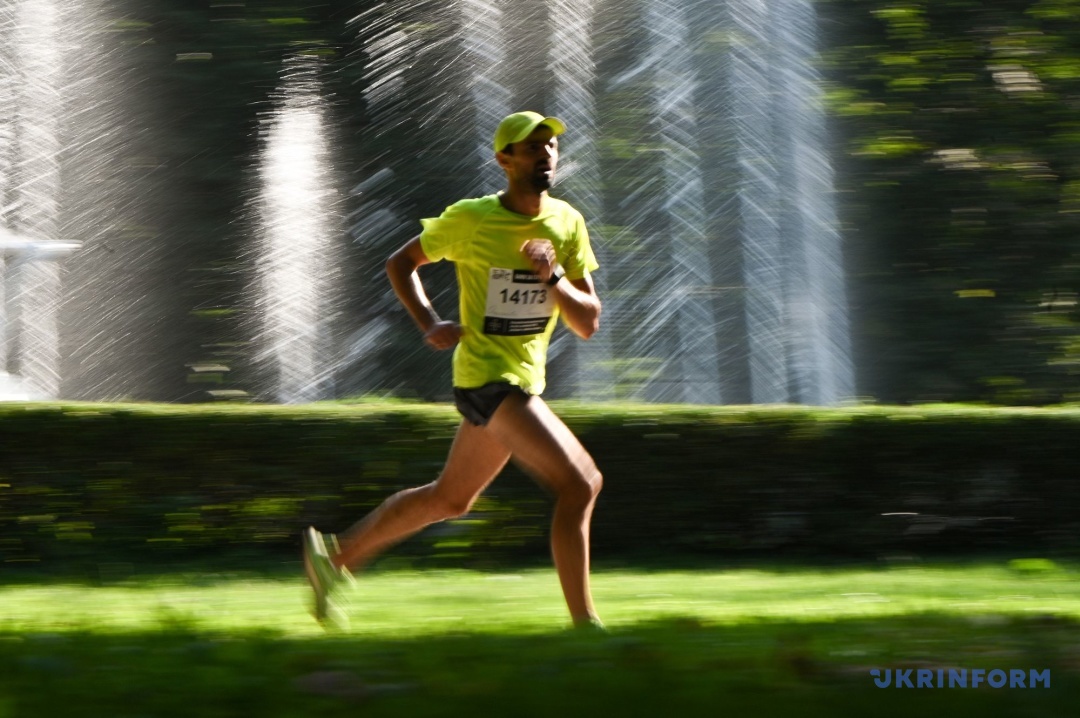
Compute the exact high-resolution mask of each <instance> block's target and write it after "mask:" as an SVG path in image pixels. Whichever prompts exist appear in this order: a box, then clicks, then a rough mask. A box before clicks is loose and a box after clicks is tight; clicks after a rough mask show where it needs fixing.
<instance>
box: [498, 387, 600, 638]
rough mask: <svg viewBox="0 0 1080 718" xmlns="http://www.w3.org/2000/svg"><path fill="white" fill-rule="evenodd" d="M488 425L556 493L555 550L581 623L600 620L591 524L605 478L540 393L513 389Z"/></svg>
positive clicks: (517, 460) (569, 598)
mask: <svg viewBox="0 0 1080 718" xmlns="http://www.w3.org/2000/svg"><path fill="white" fill-rule="evenodd" d="M487 428H488V429H489V430H490V431H491V433H492V434H494V435H495V436H496V437H498V440H499V441H500V442H501V444H502V445H503V446H505V447H506V448H507V449H509V451H510V452H511V454H512V455H513V458H514V461H515V463H519V464H520V465H521V466H522V468H524V469H525V470H526V471H528V472H529V473H530V474H532V476H533V477H534V478H536V479H537V480H538V481H540V482H541V483H543V484H544V485H545V486H548V487H549V488H551V489H552V491H554V493H555V497H556V498H555V516H554V518H553V520H552V524H551V553H552V558H554V560H555V569H556V571H558V574H559V582H560V583H561V584H562V589H563V595H564V596H565V597H566V604H567V606H568V607H569V609H570V616H571V618H573V620H574V623H575V624H576V625H579V626H580V625H588V624H591V623H593V622H595V621H597V620H598V619H597V616H596V610H595V608H593V602H592V592H591V590H590V588H589V524H590V521H591V519H592V511H593V506H594V505H595V503H596V496H597V494H598V493H599V492H600V487H601V485H602V483H603V479H602V477H601V476H600V472H599V471H598V470H597V468H596V464H595V463H594V462H593V460H592V457H591V456H589V452H587V451H586V450H585V447H583V446H582V445H581V442H580V441H578V439H577V437H576V436H574V434H573V433H572V432H571V431H570V429H569V428H568V427H567V426H566V424H564V423H563V421H562V419H560V418H559V417H557V416H556V415H555V414H554V413H553V412H552V411H551V409H550V408H549V407H548V405H547V404H546V403H545V402H544V400H543V399H541V398H540V397H538V396H531V397H526V396H522V395H520V394H511V395H509V396H508V397H507V398H506V399H504V400H503V402H502V404H500V405H499V408H498V409H497V410H496V411H495V414H494V415H493V416H492V417H491V421H490V422H488V426H487Z"/></svg>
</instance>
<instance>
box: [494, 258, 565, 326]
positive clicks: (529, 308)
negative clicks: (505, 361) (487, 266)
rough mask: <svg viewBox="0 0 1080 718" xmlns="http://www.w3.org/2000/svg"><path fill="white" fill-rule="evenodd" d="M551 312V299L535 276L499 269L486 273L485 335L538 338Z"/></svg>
mask: <svg viewBox="0 0 1080 718" xmlns="http://www.w3.org/2000/svg"><path fill="white" fill-rule="evenodd" d="M554 311H555V301H554V298H553V297H551V296H550V295H549V293H548V287H547V286H546V285H544V284H542V283H541V282H540V277H538V276H537V275H536V274H535V273H534V272H530V271H528V270H525V269H502V268H500V267H492V268H491V270H490V272H488V288H487V304H486V306H485V309H484V333H485V334H495V335H499V336H524V335H527V334H540V333H541V332H543V331H544V329H545V328H546V327H547V323H548V320H549V319H551V315H552V314H553V313H554Z"/></svg>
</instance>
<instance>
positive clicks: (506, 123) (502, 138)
mask: <svg viewBox="0 0 1080 718" xmlns="http://www.w3.org/2000/svg"><path fill="white" fill-rule="evenodd" d="M540 125H545V126H547V127H550V128H551V131H552V132H554V133H555V134H557V135H561V134H562V133H564V132H566V125H564V124H563V123H562V120H559V119H557V118H555V117H544V116H543V115H541V114H540V113H539V112H515V113H514V114H512V115H507V116H506V117H504V118H503V121H502V122H500V123H499V129H497V130H495V151H496V152H502V151H503V150H505V149H506V146H507V145H512V144H514V143H515V142H521V141H522V140H523V139H525V138H526V137H528V136H529V135H531V134H532V131H533V130H535V129H536V128H537V127H539V126H540Z"/></svg>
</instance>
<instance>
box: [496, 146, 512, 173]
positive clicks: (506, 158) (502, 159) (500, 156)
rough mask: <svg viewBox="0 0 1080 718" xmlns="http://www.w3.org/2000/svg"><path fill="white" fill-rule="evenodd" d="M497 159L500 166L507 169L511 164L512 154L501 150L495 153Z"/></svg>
mask: <svg viewBox="0 0 1080 718" xmlns="http://www.w3.org/2000/svg"><path fill="white" fill-rule="evenodd" d="M495 161H496V162H498V163H499V167H502V168H503V169H506V168H507V167H508V166H509V164H510V155H508V154H506V153H505V152H503V151H502V150H499V151H497V152H496V153H495Z"/></svg>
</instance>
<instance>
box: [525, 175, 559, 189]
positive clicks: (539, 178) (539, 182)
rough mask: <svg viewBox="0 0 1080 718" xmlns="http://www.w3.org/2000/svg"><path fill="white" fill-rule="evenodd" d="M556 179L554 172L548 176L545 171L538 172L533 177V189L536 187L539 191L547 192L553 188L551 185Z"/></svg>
mask: <svg viewBox="0 0 1080 718" xmlns="http://www.w3.org/2000/svg"><path fill="white" fill-rule="evenodd" d="M554 179H555V175H554V174H552V175H551V176H550V177H548V176H547V175H546V174H544V173H543V172H537V173H535V174H534V175H533V176H532V178H531V181H532V186H533V189H535V190H536V191H537V192H546V191H547V190H549V189H551V185H552V184H554V182H553V180H554Z"/></svg>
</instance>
